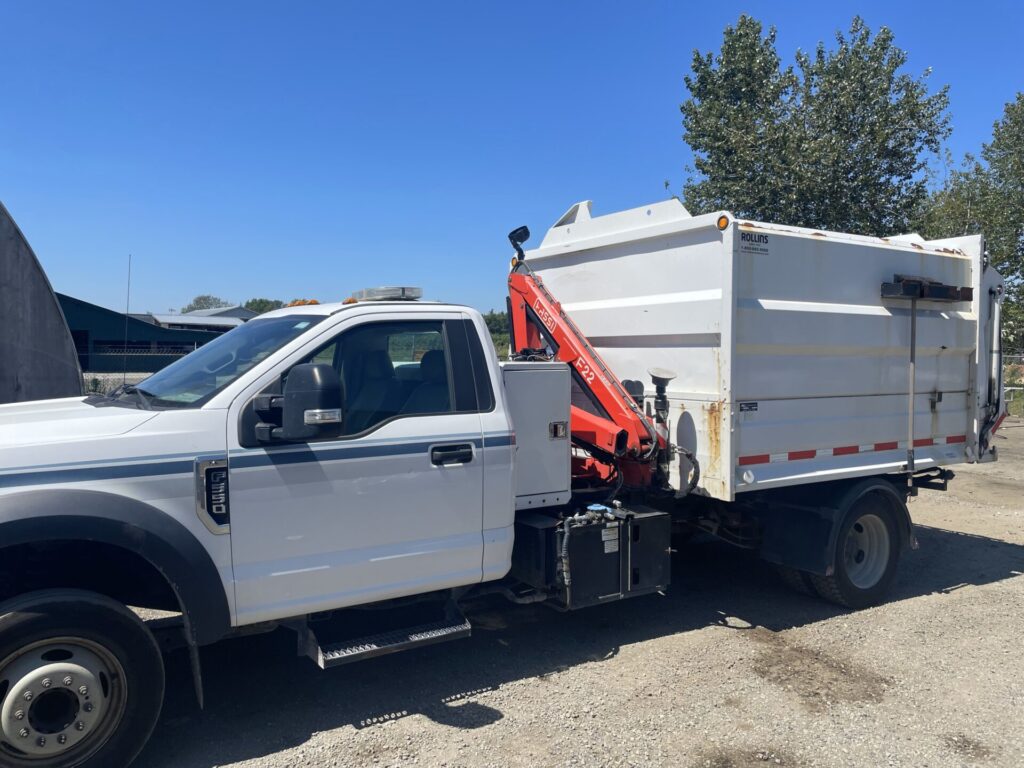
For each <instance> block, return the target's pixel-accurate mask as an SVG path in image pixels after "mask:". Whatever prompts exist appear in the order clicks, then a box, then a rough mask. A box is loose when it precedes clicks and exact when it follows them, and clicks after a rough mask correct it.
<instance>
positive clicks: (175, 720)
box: [137, 422, 1024, 768]
mask: <svg viewBox="0 0 1024 768" xmlns="http://www.w3.org/2000/svg"><path fill="white" fill-rule="evenodd" d="M1003 434H1004V435H1005V439H1002V440H1000V442H999V449H1000V451H1001V461H1000V462H998V463H996V464H989V465H984V466H975V467H963V468H961V469H960V470H959V471H958V475H959V476H958V477H957V479H956V480H955V481H954V482H953V485H952V488H951V491H950V492H949V493H946V494H942V493H937V492H928V491H926V492H924V493H923V494H922V496H921V497H920V498H919V499H918V500H917V501H915V502H914V503H913V504H912V506H911V511H912V513H913V516H914V518H915V520H916V522H917V524H918V536H919V538H920V543H921V548H920V549H919V550H918V551H916V552H911V553H909V554H908V555H907V556H906V557H905V559H904V561H903V563H902V566H901V576H900V578H899V581H898V584H897V586H896V590H895V594H894V596H893V599H892V600H891V602H889V603H887V604H885V605H882V606H880V607H877V608H874V609H871V610H866V611H861V612H857V613H850V612H846V611H843V610H840V609H838V608H836V607H834V606H831V605H829V604H826V603H823V602H821V601H819V600H816V599H812V598H809V597H803V596H800V595H797V594H795V593H793V592H790V591H788V590H787V589H786V588H785V587H783V586H782V585H781V584H780V583H779V581H778V580H777V579H776V577H775V576H774V574H773V572H772V571H771V570H770V569H769V568H768V567H766V566H765V565H763V564H761V563H758V562H757V561H756V560H753V559H751V558H749V557H746V556H745V555H744V553H742V552H738V551H734V550H732V549H730V548H728V547H725V546H722V545H714V544H707V545H701V546H699V547H696V546H695V547H691V548H688V549H686V550H684V551H682V552H680V553H679V554H678V555H676V556H675V557H676V562H675V564H674V573H673V580H674V583H673V587H672V590H671V592H670V593H669V594H668V596H666V597H660V596H651V597H644V598H637V599H635V600H632V601H628V602H625V603H620V604H617V605H608V606H603V607H601V608H594V609H590V610H586V611H582V612H579V613H575V614H570V615H560V614H556V613H554V612H552V611H549V610H547V609H544V608H542V607H536V606H535V607H509V606H507V605H505V604H501V603H495V604H493V606H491V605H485V606H482V607H481V608H480V609H478V610H477V611H476V612H475V613H474V614H473V616H472V618H473V621H474V625H475V628H474V634H473V637H472V638H470V639H468V640H462V641H458V642H457V643H451V644H446V645H439V646H434V647H431V648H424V649H421V650H418V651H412V652H409V653H406V654H400V655H397V656H392V657H389V658H382V659H376V660H371V661H367V662H364V663H362V664H356V665H352V666H349V667H342V668H340V669H336V670H332V671H330V672H326V673H325V672H320V671H319V670H317V669H316V668H315V667H314V666H313V665H312V664H311V663H310V662H309V661H307V660H305V659H300V658H296V657H294V655H293V654H294V640H293V639H291V638H290V637H289V636H288V635H287V634H285V633H278V634H274V635H269V636H263V637H254V638H248V639H242V640H235V641H231V642H228V643H224V644H222V645H220V646H216V647H214V648H210V649H206V650H205V651H204V653H203V663H204V672H205V678H206V701H207V706H206V710H205V711H203V712H199V711H198V710H196V709H195V707H194V705H193V704H192V699H191V681H190V678H189V671H188V667H187V665H186V663H185V661H184V659H183V658H181V657H180V656H175V657H172V658H171V659H170V662H169V669H168V674H169V678H168V701H167V705H166V707H165V709H164V715H163V719H162V720H161V722H160V724H159V725H158V726H157V730H156V732H155V734H154V736H153V740H152V741H151V743H150V745H149V747H147V749H146V751H145V752H144V753H143V755H142V757H141V758H140V759H139V761H138V763H137V766H138V768H172V767H173V768H213V766H245V767H246V768H283V767H284V766H309V767H310V768H326V767H327V766H385V765H423V766H510V767H512V766H542V765H559V766H651V765H671V766H684V767H693V768H700V767H709V768H732V767H736V768H742V767H745V766H770V765H783V766H973V765H977V766H1021V765H1024V658H1022V635H1024V575H1022V571H1024V504H1022V501H1021V499H1022V490H1024V424H1021V423H1019V422H1018V423H1017V424H1008V425H1006V427H1005V428H1004V431H1003Z"/></svg>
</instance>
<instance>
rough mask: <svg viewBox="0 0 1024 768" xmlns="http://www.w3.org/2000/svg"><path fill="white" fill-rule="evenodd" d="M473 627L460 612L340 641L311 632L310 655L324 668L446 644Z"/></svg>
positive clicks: (308, 653)
mask: <svg viewBox="0 0 1024 768" xmlns="http://www.w3.org/2000/svg"><path fill="white" fill-rule="evenodd" d="M471 629H472V627H471V626H470V623H469V620H468V619H466V618H465V617H464V616H462V614H461V613H460V614H457V615H456V616H453V617H451V618H448V619H444V620H442V621H435V622H431V623H428V624H419V625H417V626H415V627H406V628H404V629H398V630H393V631H390V632H381V633H379V634H376V635H366V636H364V637H358V638H353V639H351V640H345V641H343V642H339V643H329V644H326V645H324V644H321V643H320V642H319V640H318V639H317V638H316V636H315V635H314V633H313V632H310V633H309V641H311V642H308V643H307V655H309V656H310V658H312V659H313V660H314V661H315V662H316V663H317V664H318V665H319V667H320V668H321V669H329V668H330V667H337V666H339V665H341V664H349V663H351V662H353V661H362V660H363V659H369V658H373V657H374V656H383V655H385V654H388V653H397V652H399V651H407V650H409V649H410V648H418V647H420V646H423V645H433V644H434V643H443V642H445V641H446V640H458V639H459V638H462V637H469V635H470V632H471Z"/></svg>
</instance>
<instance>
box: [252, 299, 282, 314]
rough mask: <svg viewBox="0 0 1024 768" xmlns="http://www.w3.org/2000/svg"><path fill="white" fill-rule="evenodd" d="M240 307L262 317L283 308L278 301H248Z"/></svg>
mask: <svg viewBox="0 0 1024 768" xmlns="http://www.w3.org/2000/svg"><path fill="white" fill-rule="evenodd" d="M242 306H243V307H245V308H246V309H248V310H251V311H253V312H257V313H259V314H261V315H262V314H263V313H264V312H270V311H271V310H274V309H280V308H281V307H283V306H284V302H283V301H281V300H280V299H249V300H248V301H247V302H245V304H243V305H242Z"/></svg>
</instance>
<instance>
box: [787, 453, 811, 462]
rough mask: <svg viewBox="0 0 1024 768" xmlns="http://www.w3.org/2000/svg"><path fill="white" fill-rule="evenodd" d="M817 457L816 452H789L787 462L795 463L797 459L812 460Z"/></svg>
mask: <svg viewBox="0 0 1024 768" xmlns="http://www.w3.org/2000/svg"><path fill="white" fill-rule="evenodd" d="M817 455H818V452H817V451H790V452H789V460H790V461H797V460H798V459H813V458H814V457H815V456H817Z"/></svg>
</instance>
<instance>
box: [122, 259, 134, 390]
mask: <svg viewBox="0 0 1024 768" xmlns="http://www.w3.org/2000/svg"><path fill="white" fill-rule="evenodd" d="M131 303H132V255H131V254H130V253H129V254H128V290H127V292H126V295H125V298H124V348H123V349H122V350H121V351H122V357H123V358H124V368H123V369H122V371H121V383H122V384H127V383H128V309H129V307H131Z"/></svg>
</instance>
